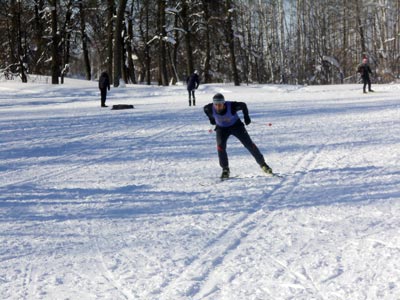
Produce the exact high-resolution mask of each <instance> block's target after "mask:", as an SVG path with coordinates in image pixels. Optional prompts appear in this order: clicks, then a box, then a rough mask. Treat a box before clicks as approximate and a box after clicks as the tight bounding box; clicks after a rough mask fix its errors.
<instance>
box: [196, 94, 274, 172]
mask: <svg viewBox="0 0 400 300" xmlns="http://www.w3.org/2000/svg"><path fill="white" fill-rule="evenodd" d="M239 110H241V111H242V113H243V118H244V123H245V124H246V125H249V124H250V122H251V120H250V117H249V111H248V110H247V105H246V103H244V102H236V101H225V98H224V96H223V95H222V94H219V93H218V94H215V95H214V97H213V103H209V104H207V105H206V106H204V112H205V114H206V115H207V117H208V118H209V120H210V123H211V124H212V125H216V127H215V131H216V133H217V150H218V158H219V165H220V166H221V168H222V174H221V179H225V178H229V173H230V171H229V162H228V154H227V152H226V143H227V141H228V138H229V136H230V135H233V136H235V137H236V138H237V139H238V140H239V141H240V142H241V143H242V144H243V146H245V147H246V148H247V150H249V152H250V153H251V155H253V157H254V158H255V160H256V162H257V163H258V164H259V165H260V167H261V169H262V170H263V171H264V172H265V173H267V174H271V175H272V174H273V172H272V169H271V168H270V167H269V166H268V165H267V164H266V163H265V159H264V156H263V155H262V154H261V152H260V150H259V149H258V148H257V146H256V145H255V144H254V143H253V141H252V140H251V138H250V136H249V134H248V133H247V130H246V129H245V127H244V124H243V123H242V121H241V120H240V118H239V116H238V114H237V112H238V111H239Z"/></svg>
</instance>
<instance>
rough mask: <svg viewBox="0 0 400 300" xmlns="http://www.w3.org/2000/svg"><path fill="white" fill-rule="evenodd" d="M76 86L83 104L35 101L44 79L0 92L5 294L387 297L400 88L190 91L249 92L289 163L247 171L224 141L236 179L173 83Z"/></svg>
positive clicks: (204, 92)
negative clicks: (102, 91)
mask: <svg viewBox="0 0 400 300" xmlns="http://www.w3.org/2000/svg"><path fill="white" fill-rule="evenodd" d="M71 84H72V85H74V84H75V85H76V86H77V87H79V88H77V89H76V90H79V89H81V90H82V91H81V92H76V95H82V104H83V111H82V112H80V111H79V110H76V107H75V106H74V105H75V103H79V99H77V98H75V97H77V96H68V94H67V93H66V92H64V91H63V88H61V89H60V90H57V91H52V92H51V93H52V94H53V95H54V96H55V97H56V99H57V100H56V102H55V103H56V107H55V108H54V109H53V108H51V106H49V105H51V104H52V103H53V101H52V99H51V96H49V98H48V99H43V100H40V103H38V102H37V100H36V98H35V99H30V97H31V96H30V95H31V94H33V95H35V91H37V94H40V93H41V91H42V90H45V91H46V90H47V87H46V86H44V87H43V86H41V85H38V86H35V85H32V86H29V88H30V89H32V91H33V92H32V91H29V90H28V89H23V90H22V91H19V92H17V89H10V91H14V93H16V95H17V98H18V100H17V101H16V104H15V105H12V104H9V103H8V101H7V97H11V96H7V90H4V91H5V93H6V94H5V96H3V98H1V97H0V126H1V128H2V131H1V136H2V139H1V141H0V146H2V147H3V150H2V152H0V154H1V158H2V162H1V164H0V172H1V176H2V180H1V182H0V191H1V192H2V196H0V209H2V210H3V211H4V214H3V216H4V217H2V218H1V220H0V221H1V223H2V224H3V225H4V226H3V228H6V229H5V231H4V232H3V233H2V234H1V235H0V242H1V243H2V245H3V247H1V248H3V250H2V249H0V263H1V265H0V294H2V295H3V297H4V299H55V298H60V299H67V298H69V299H77V298H82V299H157V300H169V299H171V300H176V299H194V300H200V299H207V300H211V299H321V300H331V299H343V300H344V299H346V300H347V299H388V300H392V299H396V298H395V297H396V296H394V295H398V292H399V291H400V285H399V284H398V280H400V273H399V271H398V270H399V269H400V265H399V264H398V263H397V260H398V259H397V258H398V256H399V255H400V239H399V238H398V228H399V226H400V221H398V220H399V211H400V208H399V205H397V204H396V203H397V202H396V200H398V199H399V191H398V184H400V178H399V176H400V171H399V169H398V163H399V161H400V159H399V152H398V151H399V140H398V136H399V135H398V134H399V133H400V130H399V129H400V128H399V124H398V118H397V119H396V116H398V112H399V105H398V104H396V102H394V101H393V100H392V99H394V98H395V97H396V96H395V94H393V91H394V92H395V93H398V89H399V88H398V87H397V86H382V89H383V88H386V89H387V90H386V93H387V95H386V94H385V92H382V93H377V94H376V95H373V97H374V98H372V99H371V98H365V97H364V98H362V95H360V96H359V95H358V94H357V93H358V86H357V89H356V88H354V87H353V86H352V85H348V86H345V85H343V86H340V87H338V86H326V87H305V88H298V87H296V88H293V87H287V88H285V87H282V86H265V87H261V88H260V87H258V86H250V87H239V88H236V87H232V86H225V85H224V86H219V85H209V86H202V87H201V89H199V91H198V98H199V99H200V100H198V102H199V103H200V101H201V99H203V98H206V99H210V98H211V96H212V94H213V93H215V92H218V91H219V92H221V91H223V92H224V93H225V94H226V96H229V97H233V98H234V100H238V101H247V100H248V105H249V109H250V115H251V116H252V120H253V125H251V126H250V127H249V132H250V135H251V136H252V138H253V139H254V140H255V141H256V143H257V144H259V145H261V148H262V149H264V145H263V143H265V144H266V146H265V148H267V149H268V150H270V149H271V150H272V151H271V150H270V152H266V153H265V155H266V158H267V162H270V163H272V166H273V168H274V170H277V168H278V173H280V171H282V173H283V174H285V175H284V176H283V177H282V178H277V177H273V178H271V177H267V176H265V177H264V176H263V175H262V173H258V172H261V171H259V170H256V171H253V172H252V171H251V169H252V168H253V167H254V166H256V165H255V163H254V161H252V158H251V157H250V155H249V154H248V153H246V151H242V146H241V145H239V144H238V143H237V141H235V140H234V138H231V139H230V140H229V143H228V145H229V147H228V148H229V149H228V152H229V154H230V159H231V163H232V166H233V168H232V172H233V173H234V175H235V174H237V173H239V174H238V175H239V176H238V178H237V180H235V179H233V180H228V181H225V182H221V183H215V182H216V181H217V179H214V177H215V178H217V177H218V175H219V174H218V172H219V169H218V166H217V160H216V153H215V150H214V149H211V148H213V147H215V146H214V144H215V141H214V134H212V135H208V134H207V133H206V129H205V128H207V120H206V118H205V116H204V115H203V112H202V111H201V108H202V105H201V106H200V107H197V108H194V107H192V108H190V109H188V108H187V107H186V104H187V103H186V101H185V100H182V99H184V96H181V95H182V94H183V95H186V94H185V90H184V88H183V87H182V88H179V87H170V88H155V87H149V88H147V87H140V86H137V87H136V86H135V87H133V88H132V90H130V89H129V88H127V89H113V90H112V91H111V93H110V95H112V96H113V97H114V99H113V98H112V97H111V98H110V100H109V101H121V102H123V101H126V99H129V98H130V97H131V98H133V99H134V100H135V101H138V102H134V104H135V110H133V111H132V112H120V113H119V112H110V111H109V110H101V111H100V112H99V110H100V108H98V107H97V106H94V105H93V104H92V103H91V97H88V95H89V94H91V93H93V88H92V87H90V88H88V87H86V85H84V84H82V86H81V85H80V84H81V83H80V82H79V81H72V82H71ZM11 86H12V87H13V85H11ZM0 88H1V86H0ZM50 89H51V88H50V87H49V90H50ZM336 89H338V91H336ZM86 90H87V91H86ZM349 90H350V92H348V91H349ZM232 91H234V92H233V93H232ZM51 93H50V94H51ZM231 93H232V94H231ZM288 93H289V95H288ZM340 93H343V95H347V94H348V93H350V94H349V95H348V97H349V99H348V100H346V101H347V102H344V103H341V101H342V98H341V97H340ZM163 94H164V95H163ZM323 94H326V95H327V96H326V97H325V98H326V99H322V100H320V98H321V95H323ZM337 94H339V95H337ZM10 95H11V92H10ZM265 95H268V97H267V98H268V99H273V98H277V99H278V100H277V101H276V102H274V101H273V102H270V100H267V101H264V102H260V103H259V102H258V101H260V99H263V97H265ZM369 96H370V95H368V97H369ZM143 97H144V98H143ZM246 97H247V98H246ZM142 98H143V99H142ZM361 98H362V99H363V100H362V101H361V104H360V105H359V104H358V102H359V101H360V99H361ZM177 99H178V100H177ZM345 99H346V98H345ZM24 101H25V102H24ZM203 101H204V102H205V103H207V102H208V100H203ZM353 101H354V103H353ZM381 101H383V102H381ZM165 103H167V104H165ZM205 103H204V104H205ZM96 104H97V105H98V103H97V102H96ZM160 105H166V106H165V107H162V108H160ZM380 105H381V106H382V108H380ZM77 107H79V106H77ZM71 108H72V112H71ZM375 108H377V109H376V111H375ZM41 109H44V110H49V111H51V112H53V110H54V113H55V114H56V116H54V117H52V118H48V119H47V116H46V114H42V113H41ZM2 110H3V111H2ZM75 110H76V111H75ZM364 112H366V115H365V114H364ZM29 113H31V115H30V114H29ZM271 113H273V116H274V117H275V121H274V120H272V122H273V126H272V128H270V127H266V126H262V123H263V122H265V121H264V119H263V118H266V117H265V116H264V114H265V115H268V114H271ZM130 114H132V115H133V118H131V117H130ZM49 115H51V114H49ZM57 116H59V117H57ZM117 116H118V118H119V119H118V118H117ZM309 116H311V117H309ZM268 118H271V116H268ZM369 120H372V121H369ZM270 121H271V120H268V121H267V122H270ZM71 122H72V123H71ZM91 126H93V127H91ZM382 126H386V127H387V128H386V129H385V128H382ZM365 127H367V130H365ZM3 129H4V130H3ZM317 129H318V130H319V133H317V134H316V135H315V132H316V130H317ZM368 130H369V131H368ZM353 131H354V132H355V133H353ZM369 135H372V136H373V138H369ZM376 149H379V150H380V155H381V156H382V159H378V158H377V157H374V153H375V151H376ZM366 151H367V152H366ZM351 152H353V153H354V154H355V155H352V154H353V153H351ZM365 152H366V154H365ZM209 156H213V158H212V161H210V159H209ZM35 160H36V161H35ZM357 164H358V166H357ZM256 167H257V166H256ZM242 169H243V170H242ZM288 170H290V171H288ZM214 172H215V173H214ZM247 172H248V173H247ZM243 173H244V174H246V175H242V174H243ZM247 174H248V175H247ZM255 174H258V175H255ZM203 180H210V181H211V183H210V184H202V182H203ZM338 187H339V188H338ZM386 203H387V204H386ZM369 207H370V208H369ZM335 239H336V240H335Z"/></svg>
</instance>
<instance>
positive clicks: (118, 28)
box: [114, 0, 127, 87]
mask: <svg viewBox="0 0 400 300" xmlns="http://www.w3.org/2000/svg"><path fill="white" fill-rule="evenodd" d="M126 3H127V0H120V2H119V6H118V12H117V19H116V21H115V31H114V87H118V86H119V80H120V79H121V75H122V64H123V59H122V57H123V53H122V46H123V40H122V34H123V30H124V23H123V22H124V17H125V8H126Z"/></svg>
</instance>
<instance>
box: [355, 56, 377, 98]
mask: <svg viewBox="0 0 400 300" xmlns="http://www.w3.org/2000/svg"><path fill="white" fill-rule="evenodd" d="M357 72H358V73H360V74H361V78H362V81H363V84H364V86H363V92H364V94H366V93H367V91H366V87H367V85H368V92H373V90H372V89H371V79H370V78H369V74H372V71H371V68H370V67H369V65H368V58H366V57H364V58H363V61H362V64H361V65H359V66H358V70H357Z"/></svg>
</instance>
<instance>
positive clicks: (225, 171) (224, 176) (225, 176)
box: [220, 168, 230, 180]
mask: <svg viewBox="0 0 400 300" xmlns="http://www.w3.org/2000/svg"><path fill="white" fill-rule="evenodd" d="M229 174H230V172H229V168H223V169H222V174H221V177H220V178H221V180H224V179H228V178H229Z"/></svg>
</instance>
